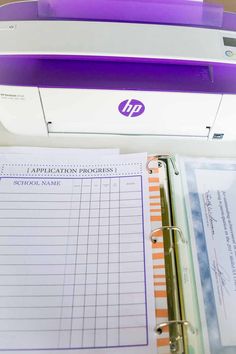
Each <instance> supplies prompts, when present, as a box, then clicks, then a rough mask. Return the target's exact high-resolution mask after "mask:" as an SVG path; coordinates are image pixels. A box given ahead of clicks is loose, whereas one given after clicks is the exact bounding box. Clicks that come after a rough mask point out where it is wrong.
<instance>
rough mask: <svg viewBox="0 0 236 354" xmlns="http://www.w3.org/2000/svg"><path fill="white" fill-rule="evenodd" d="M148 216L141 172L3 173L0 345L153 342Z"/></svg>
mask: <svg viewBox="0 0 236 354" xmlns="http://www.w3.org/2000/svg"><path fill="white" fill-rule="evenodd" d="M143 218H144V215H143V204H142V177H141V176H138V175H137V176H128V177H126V176H120V177H106V178H98V177H96V178H95V177H94V178H70V177H68V178H54V179H53V178H51V179H44V178H35V179H32V178H24V179H22V178H20V177H18V178H16V177H14V178H13V177H12V178H11V177H10V178H9V177H8V178H1V181H0V290H1V291H0V292H1V294H0V339H1V340H0V350H6V349H32V350H33V349H54V348H55V349H61V348H65V349H67V348H68V349H69V348H71V349H72V348H81V349H82V348H106V347H123V346H124V347H125V346H145V345H147V344H148V329H147V325H148V324H147V295H146V283H145V251H144V221H143ZM12 338H14V339H13V340H12Z"/></svg>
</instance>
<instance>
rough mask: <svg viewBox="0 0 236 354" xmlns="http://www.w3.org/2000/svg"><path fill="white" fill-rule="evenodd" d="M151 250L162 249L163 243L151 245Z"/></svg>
mask: <svg viewBox="0 0 236 354" xmlns="http://www.w3.org/2000/svg"><path fill="white" fill-rule="evenodd" d="M152 248H164V243H163V242H156V243H153V244H152Z"/></svg>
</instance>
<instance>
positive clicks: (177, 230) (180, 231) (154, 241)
mask: <svg viewBox="0 0 236 354" xmlns="http://www.w3.org/2000/svg"><path fill="white" fill-rule="evenodd" d="M164 230H169V231H176V232H177V233H178V235H179V238H180V240H181V241H182V243H187V241H186V240H185V238H184V235H183V232H182V230H181V229H180V228H179V227H177V226H162V227H158V228H157V229H154V230H152V232H151V236H150V239H151V241H152V243H157V238H158V236H155V235H154V233H155V232H158V231H164Z"/></svg>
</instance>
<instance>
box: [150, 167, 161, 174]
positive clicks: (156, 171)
mask: <svg viewBox="0 0 236 354" xmlns="http://www.w3.org/2000/svg"><path fill="white" fill-rule="evenodd" d="M151 170H152V173H159V168H152V169H151Z"/></svg>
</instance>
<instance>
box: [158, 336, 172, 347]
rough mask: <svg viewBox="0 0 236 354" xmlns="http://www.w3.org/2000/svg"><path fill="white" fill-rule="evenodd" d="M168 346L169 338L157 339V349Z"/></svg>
mask: <svg viewBox="0 0 236 354" xmlns="http://www.w3.org/2000/svg"><path fill="white" fill-rule="evenodd" d="M169 344H170V340H169V338H158V339H157V347H164V346H166V345H169Z"/></svg>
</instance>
